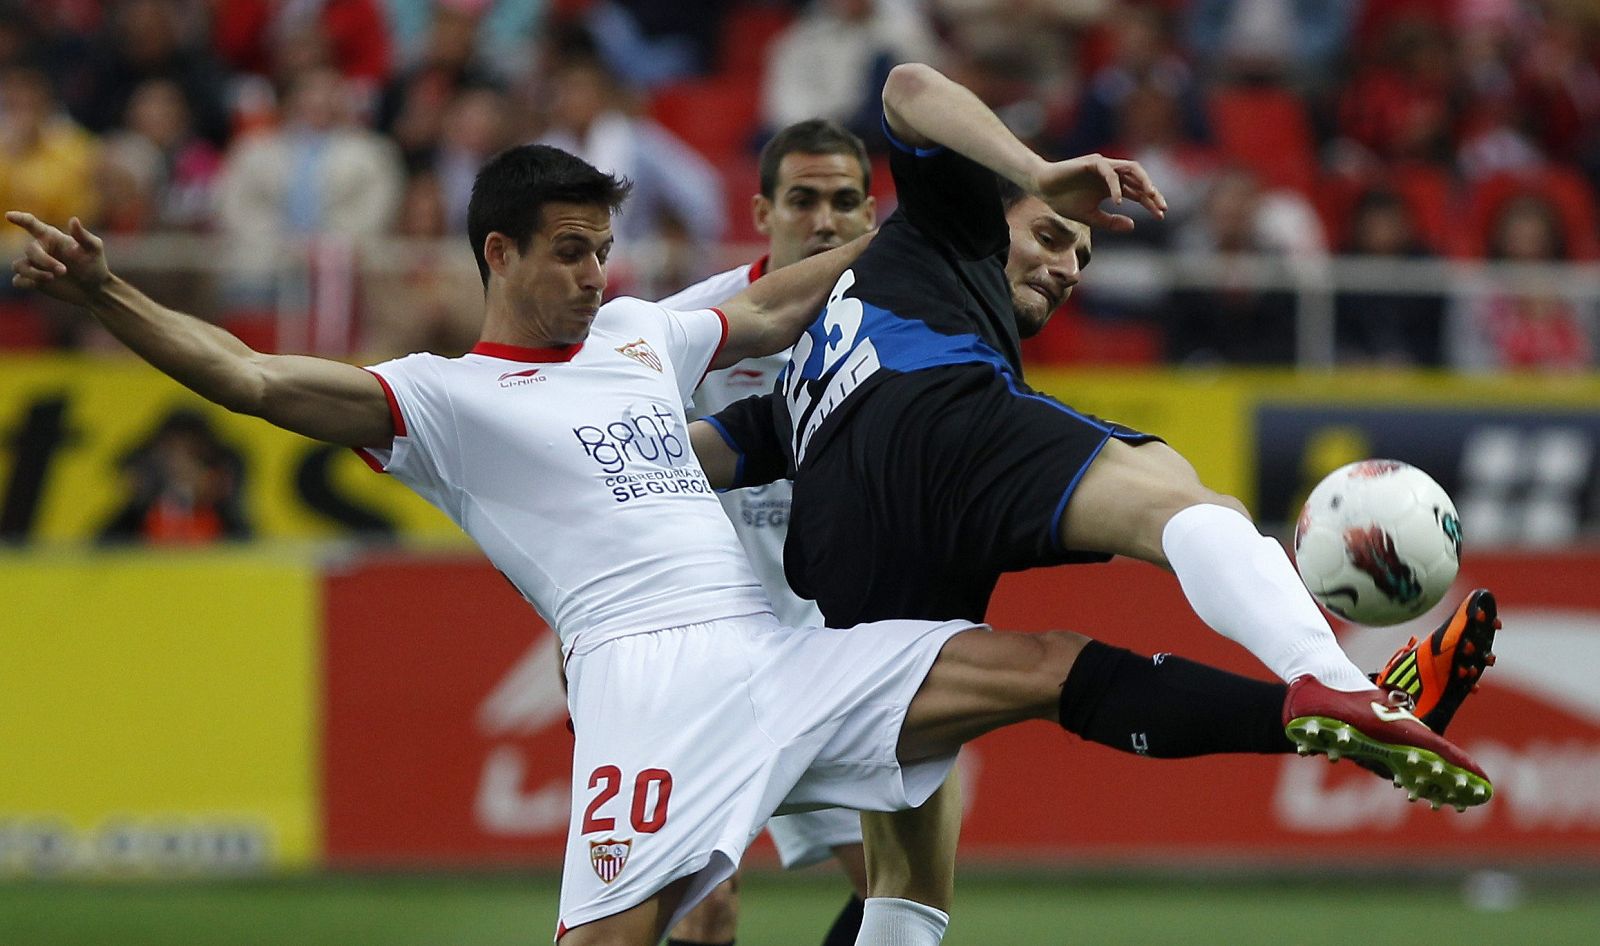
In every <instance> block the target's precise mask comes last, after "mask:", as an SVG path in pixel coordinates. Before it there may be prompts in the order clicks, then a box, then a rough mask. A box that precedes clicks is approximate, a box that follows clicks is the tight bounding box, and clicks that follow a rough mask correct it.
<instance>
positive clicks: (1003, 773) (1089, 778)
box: [323, 553, 1600, 866]
mask: <svg viewBox="0 0 1600 946" xmlns="http://www.w3.org/2000/svg"><path fill="white" fill-rule="evenodd" d="M1597 575H1600V553H1582V554H1540V555H1526V556H1512V555H1496V556H1490V555H1478V556H1471V557H1469V559H1468V560H1467V563H1466V565H1465V566H1464V569H1463V573H1462V575H1461V578H1460V580H1459V582H1458V588H1457V592H1458V593H1457V594H1453V595H1452V596H1451V598H1450V599H1449V600H1450V601H1451V602H1452V603H1453V602H1454V601H1455V600H1457V599H1458V597H1459V593H1462V592H1464V591H1465V590H1467V589H1468V588H1470V587H1474V586H1478V585H1483V586H1487V587H1490V588H1493V589H1494V590H1495V591H1496V593H1497V595H1498V596H1499V598H1500V601H1501V611H1502V616H1503V618H1504V619H1505V630H1504V631H1502V633H1501V635H1500V637H1499V640H1498V642H1497V645H1496V650H1497V652H1498V653H1499V654H1500V660H1499V663H1498V665H1497V666H1496V667H1495V668H1494V669H1493V670H1491V671H1490V673H1489V674H1488V675H1487V677H1486V682H1485V684H1484V686H1483V689H1482V690H1481V691H1480V692H1479V693H1477V694H1475V695H1474V696H1473V697H1472V698H1471V699H1470V700H1469V701H1468V703H1467V704H1466V706H1465V707H1464V708H1463V709H1462V710H1461V712H1460V713H1459V714H1458V715H1457V717H1456V720H1455V723H1454V725H1453V728H1452V731H1451V735H1452V736H1453V737H1454V738H1455V739H1456V740H1457V741H1458V742H1460V743H1461V744H1462V745H1463V746H1464V747H1465V748H1466V749H1467V750H1468V751H1469V752H1471V753H1472V754H1473V755H1474V756H1475V757H1476V758H1477V759H1478V760H1479V762H1481V763H1482V764H1483V765H1484V766H1485V767H1486V768H1487V769H1488V770H1489V773H1490V775H1491V776H1492V777H1493V778H1494V780H1495V783H1496V788H1497V796H1496V798H1495V800H1494V801H1493V802H1492V803H1491V804H1489V805H1488V806H1486V807H1485V808H1482V809H1475V810H1473V811H1469V812H1467V813H1466V814H1458V813H1456V812H1454V811H1449V810H1445V811H1439V812H1434V811H1430V810H1429V809H1428V808H1427V806H1426V805H1423V804H1417V805H1408V804H1407V803H1406V802H1405V796H1404V795H1403V794H1402V793H1400V792H1398V791H1396V790H1395V789H1394V788H1392V787H1391V786H1390V785H1389V784H1388V783H1387V782H1386V781H1383V780H1381V779H1378V778H1376V777H1374V776H1372V775H1370V774H1368V773H1366V772H1364V771H1362V770H1361V769H1359V768H1356V767H1355V766H1352V765H1348V764H1339V765H1329V764H1327V763H1326V762H1325V761H1321V760H1317V759H1300V758H1297V757H1294V756H1283V757H1237V756H1235V757H1219V758H1212V759H1200V760H1185V761H1165V760H1152V759H1145V758H1140V757H1137V756H1134V755H1130V754H1124V753H1119V752H1115V751H1112V750H1110V749H1107V748H1104V747H1101V746H1094V745H1089V744H1086V743H1083V742H1081V741H1080V740H1078V739H1077V738H1076V737H1073V736H1070V735H1067V734H1065V733H1063V732H1062V731H1061V730H1060V729H1059V728H1058V727H1056V726H1054V725H1051V724H1047V723H1035V724H1030V725H1026V726H1021V727H1015V728H1013V729H1010V730H1007V731H1004V732H999V733H995V734H992V735H990V736H987V737H985V738H983V739H981V740H979V741H978V742H977V743H975V744H974V745H973V746H971V747H969V749H968V750H967V751H966V752H965V753H964V754H963V765H962V768H963V772H964V774H965V776H966V780H967V781H966V797H967V800H968V804H969V805H970V810H969V813H968V818H967V822H966V825H965V827H964V829H963V834H962V850H963V853H964V856H965V857H967V858H970V859H972V860H985V861H996V862H998V861H1004V862H1016V861H1019V860H1028V861H1068V860H1071V861H1079V862H1082V861H1096V862H1107V861H1118V860H1150V859H1159V860H1163V861H1168V862H1174V863H1182V862H1191V863H1193V862H1205V863H1215V862H1217V861H1219V860H1239V861H1252V860H1254V861H1273V862H1283V861H1287V860H1291V859H1292V860H1295V861H1304V860H1315V861H1330V860H1356V859H1358V858H1370V857H1372V856H1373V854H1374V852H1375V850H1377V851H1390V852H1399V853H1398V854H1397V855H1396V856H1400V857H1405V858H1409V857H1414V856H1419V855H1420V856H1429V855H1438V854H1442V853H1448V855H1449V856H1450V858H1451V863H1453V864H1460V863H1470V862H1473V861H1479V862H1505V861H1508V860H1516V861H1538V860H1549V861H1574V860H1583V861H1600V681H1597V679H1596V673H1597V671H1596V669H1595V668H1600V581H1597V580H1596V577H1595V576H1597ZM1445 610H1446V608H1441V609H1440V614H1436V615H1430V616H1428V617H1427V618H1425V619H1423V620H1419V621H1418V622H1415V623H1414V624H1412V625H1408V626H1406V627H1403V628H1388V629H1368V628H1343V629H1341V640H1342V641H1343V642H1344V643H1345V646H1346V648H1347V649H1348V650H1349V651H1350V652H1351V654H1352V656H1354V657H1355V658H1356V660H1357V663H1359V664H1360V665H1362V666H1363V667H1368V668H1376V667H1377V666H1378V665H1379V664H1381V663H1382V662H1383V660H1384V659H1385V658H1387V656H1388V655H1389V654H1390V653H1391V652H1392V651H1393V650H1394V649H1395V647H1397V646H1399V645H1400V644H1402V643H1404V641H1405V639H1406V637H1407V636H1408V635H1409V634H1412V633H1418V634H1421V633H1426V632H1427V630H1429V629H1431V628H1432V627H1433V626H1434V624H1435V623H1436V622H1437V620H1438V619H1439V617H1440V616H1442V613H1443V612H1444V611H1445ZM326 614H327V630H326V634H327V654H326V670H325V677H326V697H325V705H326V712H325V719H326V723H325V726H326V734H325V739H324V746H325V750H324V760H323V777H324V786H325V793H324V802H325V820H326V824H325V837H326V853H327V859H328V862H329V863H330V864H332V865H335V866H356V865H361V866H370V865H375V864H428V865H459V864H485V863H500V862H517V863H534V862H537V863H545V864H551V865H553V864H555V863H556V862H557V856H558V853H559V851H560V847H561V844H562V840H563V838H564V832H565V824H566V812H567V804H568V799H567V779H568V771H569V770H568V754H569V748H570V738H569V736H568V734H567V732H566V729H565V720H566V715H565V708H564V701H563V698H562V695H561V691H560V687H559V683H558V681H557V676H556V665H557V656H556V655H557V648H556V644H555V640H554V637H553V635H551V634H550V632H549V631H548V630H547V629H546V628H544V626H543V625H542V624H541V623H540V622H539V621H538V619H537V618H536V617H535V615H534V614H533V612H532V610H531V609H530V608H529V607H528V606H527V605H526V604H525V603H524V602H523V601H522V600H521V599H520V598H519V597H518V596H517V595H516V594H515V592H513V591H512V589H511V588H510V587H509V586H508V585H507V584H506V582H505V581H504V580H503V579H502V578H500V576H499V575H498V574H496V573H495V572H494V570H493V569H492V568H490V567H489V566H488V565H487V564H484V563H482V562H460V561H423V560H417V559H405V558H394V559H369V560H364V561H361V562H360V563H358V564H357V565H356V566H355V567H353V568H351V569H349V570H346V571H343V572H341V573H339V574H335V575H333V576H331V577H330V578H329V579H328V582H327V590H326ZM990 617H991V619H992V621H993V622H994V624H995V625H996V626H998V627H1003V628H1012V629H1021V630H1043V629H1049V628H1065V629H1071V630H1077V631H1081V632H1084V633H1087V634H1090V635H1091V636H1095V637H1098V638H1100V639H1103V640H1106V641H1108V642H1110V643H1114V644H1118V645H1121V646H1125V647H1129V648H1132V649H1134V650H1136V651H1139V652H1142V653H1158V652H1173V653H1178V654H1181V655H1183V656H1187V657H1192V658H1195V659H1199V660H1203V661H1206V662H1209V663H1213V664H1217V665H1219V666H1223V667H1226V668H1228V669H1233V670H1237V671H1240V672H1244V673H1249V674H1252V675H1257V676H1265V671H1264V670H1262V669H1260V668H1258V667H1256V666H1254V662H1253V660H1252V659H1251V658H1250V657H1249V655H1248V654H1246V653H1245V652H1244V651H1243V650H1242V649H1241V648H1239V647H1238V646H1237V645H1234V644H1232V643H1231V642H1229V641H1227V640H1225V639H1223V638H1222V637H1220V636H1218V635H1217V634H1215V633H1213V632H1211V631H1210V630H1208V629H1207V628H1206V627H1205V626H1204V625H1202V624H1201V623H1200V622H1199V620H1198V619H1197V618H1195V617H1194V615H1193V614H1192V613H1191V612H1190V610H1189V608H1188V605H1187V604H1186V603H1185V601H1184V598H1183V595H1182V592H1181V591H1180V590H1179V588H1178V584H1177V582H1176V580H1174V579H1173V578H1172V577H1171V576H1170V575H1168V574H1166V573H1164V572H1162V571H1160V570H1157V569H1155V568H1151V567H1149V566H1145V565H1139V564H1134V563H1125V562H1116V563H1112V564H1109V565H1098V566H1085V567H1075V568H1058V569H1050V570H1041V571H1033V572H1025V573H1021V574H1018V575H1012V576H1008V577H1007V579H1006V580H1005V581H1004V582H1002V583H1001V587H1000V592H999V594H998V595H997V596H996V599H995V603H994V606H993V608H992V610H991V615H990Z"/></svg>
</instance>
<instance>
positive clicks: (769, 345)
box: [711, 233, 872, 368]
mask: <svg viewBox="0 0 1600 946" xmlns="http://www.w3.org/2000/svg"><path fill="white" fill-rule="evenodd" d="M871 241H872V234H871V233H868V234H866V235H865V236H860V237H857V238H855V239H854V240H851V241H850V242H849V243H846V244H845V245H844V246H840V247H836V248H834V249H831V250H829V251H828V252H826V253H819V254H818V255H816V256H813V257H810V258H808V259H804V260H801V261H800V262H798V263H792V264H790V265H788V266H785V267H783V268H782V269H779V270H775V271H773V272H770V273H768V274H766V275H765V276H762V277H761V278H760V279H757V280H756V281H755V282H753V283H751V284H750V286H749V288H747V289H745V290H744V291H743V292H741V293H739V294H738V295H737V296H734V297H733V298H732V299H729V300H728V301H727V302H725V303H723V305H722V306H721V307H720V308H721V309H722V314H723V315H724V316H726V317H727V319H728V338H727V341H725V342H724V343H723V345H722V350H721V351H720V352H719V353H718V354H717V358H716V360H715V361H713V362H712V363H711V367H712V368H726V367H728V366H729V365H734V364H738V363H739V362H741V361H743V360H744V359H746V358H755V357H759V356H761V355H770V354H772V353H773V352H780V351H783V350H784V349H786V348H788V347H790V346H792V345H793V344H794V343H795V342H796V341H798V340H799V338H800V333H801V332H804V331H805V330H806V326H808V325H810V324H811V323H812V322H813V321H814V320H815V319H816V317H817V315H818V314H819V313H821V312H822V306H823V304H824V303H825V302H827V301H828V294H829V293H830V292H832V291H833V286H834V283H836V282H838V281H839V277H840V276H841V275H843V274H844V271H845V270H847V269H849V268H850V265H851V264H852V263H854V262H855V261H856V257H858V256H860V255H861V251H862V250H865V249H866V248H867V244H868V243H870V242H871Z"/></svg>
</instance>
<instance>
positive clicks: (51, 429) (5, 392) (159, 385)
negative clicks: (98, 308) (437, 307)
mask: <svg viewBox="0 0 1600 946" xmlns="http://www.w3.org/2000/svg"><path fill="white" fill-rule="evenodd" d="M196 494H198V495H199V497H200V499H199V500H198V501H197V502H196V503H195V504H197V505H200V506H202V507H207V506H215V507H217V508H219V509H220V510H221V511H220V514H219V515H213V516H211V517H210V518H209V519H207V518H205V517H199V516H195V515H193V514H192V513H191V512H187V511H180V512H181V513H182V514H174V513H172V512H171V511H169V510H168V509H167V508H166V507H168V506H171V505H173V504H174V503H176V504H177V505H180V506H182V505H184V504H185V503H184V498H185V497H189V496H194V495H196ZM173 497H177V498H176V499H174V498H173ZM119 530H120V532H121V534H123V535H124V536H129V535H131V534H132V533H136V532H140V531H143V532H146V533H148V532H149V531H151V530H157V531H165V532H166V533H167V534H169V535H170V534H174V532H176V533H177V534H187V533H188V532H190V531H193V532H195V534H198V535H200V536H201V537H208V536H224V537H225V536H239V537H243V536H245V535H248V536H254V537H261V538H292V539H330V538H339V537H347V536H353V535H363V536H366V537H373V538H387V537H395V536H405V537H408V538H413V539H422V540H430V541H439V542H443V543H458V544H466V541H467V540H466V538H465V536H463V535H462V534H461V532H460V530H458V529H457V528H456V527H455V525H454V524H453V523H451V522H450V521H449V520H448V519H447V518H445V516H443V515H442V514H441V513H439V512H438V511H437V510H435V509H434V508H433V507H431V506H429V505H428V504H427V503H426V502H424V501H423V500H422V499H421V498H419V497H418V496H417V495H415V494H414V493H412V492H411V491H410V490H408V489H406V488H405V487H404V486H402V485H401V484H399V483H396V482H393V481H391V480H390V479H389V478H388V477H386V476H383V475H380V474H377V473H374V472H373V471H372V470H370V469H369V468H368V467H367V466H366V465H365V464H364V463H363V462H362V460H361V459H360V458H359V457H357V456H356V455H355V454H354V453H353V452H351V451H349V450H346V449H342V448H339V447H333V446H329V445H326V444H319V443H315V442H313V441H310V440H306V439H305V438H302V437H297V436H295V435H293V434H290V433H286V432H284V431H281V430H278V429H276V428H274V427H272V426H271V425H269V424H267V423H266V422H264V421H261V420H258V419H255V418H250V417H241V416H238V415H234V414H229V413H228V412H227V411H224V410H222V409H220V408H217V407H214V406H212V405H210V404H207V403H206V402H205V401H203V400H202V399H200V398H199V397H197V396H196V395H194V394H192V393H190V392H189V391H187V390H185V389H184V388H182V387H181V386H179V385H178V384H176V383H175V382H173V381H171V380H169V379H167V378H166V377H164V376H162V375H161V374H160V373H159V372H157V371H156V370H155V369H153V368H150V367H147V366H145V365H144V364H142V363H141V362H139V361H137V360H135V359H133V358H130V357H105V358H64V357H63V358H32V357H9V358H0V541H12V542H23V541H26V542H31V543H40V542H44V543H49V542H75V541H84V540H91V539H94V538H96V537H98V536H101V535H103V534H106V533H107V532H108V531H113V532H115V531H119Z"/></svg>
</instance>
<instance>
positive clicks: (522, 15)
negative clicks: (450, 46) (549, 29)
mask: <svg viewBox="0 0 1600 946" xmlns="http://www.w3.org/2000/svg"><path fill="white" fill-rule="evenodd" d="M548 6H550V4H549V2H548V0H385V2H384V4H383V8H384V12H385V13H386V14H387V19H388V21H389V37H390V40H391V42H392V47H393V50H394V56H393V61H394V62H395V63H397V64H398V65H399V66H401V67H410V66H415V65H416V64H417V63H419V62H421V61H422V60H423V59H424V58H425V57H426V56H427V54H428V47H429V46H430V45H431V44H432V42H433V40H432V38H431V36H430V34H431V33H432V32H433V24H434V19H435V17H437V16H438V15H439V13H440V12H441V11H445V10H451V11H454V12H455V13H457V14H459V15H463V16H469V17H471V18H472V19H473V20H474V22H475V29H476V32H475V34H474V36H473V40H472V45H473V48H474V50H475V51H476V53H477V55H478V56H479V57H480V58H481V60H482V62H483V64H484V65H485V67H486V68H487V69H488V70H489V71H490V72H492V73H493V74H495V75H497V76H502V77H504V78H505V79H507V80H508V81H515V80H520V79H524V78H527V74H528V71H529V70H530V69H531V68H532V67H533V65H534V58H533V57H532V56H530V55H529V51H530V50H532V49H533V48H534V46H535V45H536V43H537V41H538V37H539V32H540V27H541V25H542V24H543V22H544V19H545V12H546V7H548Z"/></svg>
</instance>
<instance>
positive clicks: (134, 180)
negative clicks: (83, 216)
mask: <svg viewBox="0 0 1600 946" xmlns="http://www.w3.org/2000/svg"><path fill="white" fill-rule="evenodd" d="M125 125H126V127H125V128H124V129H123V130H121V131H118V132H116V133H114V134H112V135H111V136H110V137H109V138H107V139H106V147H105V164H104V170H105V172H106V174H107V175H108V176H110V177H111V178H112V179H113V180H117V181H121V182H122V183H123V185H124V186H128V185H135V186H136V187H137V192H136V193H130V194H129V195H128V196H129V197H130V198H132V199H133V200H134V204H132V205H130V204H129V203H127V202H125V201H114V200H112V199H110V198H109V197H108V198H107V209H106V223H105V226H106V228H107V229H110V230H113V231H116V230H124V231H126V230H140V229H147V228H161V229H169V230H172V229H176V230H195V229H200V228H203V227H205V226H207V225H209V223H210V221H211V202H212V187H213V185H214V183H215V180H216V176H217V173H218V171H219V170H220V169H221V167H222V155H221V153H220V152H219V151H218V150H217V149H216V148H215V147H213V146H212V144H211V143H210V142H209V141H207V140H205V139H204V138H201V137H200V136H198V135H197V134H196V133H195V131H194V127H193V125H192V124H191V122H190V115H189V106H188V103H187V101H185V99H184V97H183V90H182V89H180V88H178V86H177V84H176V83H173V82H172V81H170V80H168V79H150V80H147V81H145V82H143V83H141V84H140V85H139V87H138V88H137V89H135V90H134V91H133V95H132V96H131V97H130V98H129V100H128V114H127V119H126V122H125ZM113 208H115V209H113Z"/></svg>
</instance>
